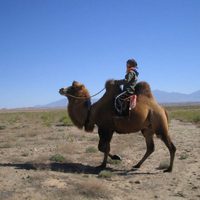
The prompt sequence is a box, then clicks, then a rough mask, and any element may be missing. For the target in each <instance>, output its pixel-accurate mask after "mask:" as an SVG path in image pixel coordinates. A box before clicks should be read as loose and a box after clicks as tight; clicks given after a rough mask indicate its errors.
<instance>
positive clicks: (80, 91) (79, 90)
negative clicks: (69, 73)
mask: <svg viewBox="0 0 200 200" xmlns="http://www.w3.org/2000/svg"><path fill="white" fill-rule="evenodd" d="M73 88H74V95H76V96H77V97H87V98H89V97H90V94H89V91H88V90H87V89H86V88H85V85H83V84H81V83H78V82H76V81H74V83H73Z"/></svg>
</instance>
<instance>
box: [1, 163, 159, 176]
mask: <svg viewBox="0 0 200 200" xmlns="http://www.w3.org/2000/svg"><path fill="white" fill-rule="evenodd" d="M0 167H14V168H15V169H23V170H24V169H25V170H50V171H56V172H64V173H76V174H94V175H95V174H96V175H98V174H99V173H100V172H101V171H102V170H103V169H102V168H101V167H95V166H90V165H84V164H81V163H0ZM105 170H109V171H111V172H113V173H115V174H117V175H122V176H127V175H133V174H135V175H145V174H148V175H155V174H158V173H159V172H153V173H151V172H138V171H137V170H118V169H113V168H106V169H105Z"/></svg>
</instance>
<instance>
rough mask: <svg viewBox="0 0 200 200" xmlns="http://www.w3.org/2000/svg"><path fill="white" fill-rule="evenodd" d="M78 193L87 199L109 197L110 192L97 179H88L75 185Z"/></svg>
mask: <svg viewBox="0 0 200 200" xmlns="http://www.w3.org/2000/svg"><path fill="white" fill-rule="evenodd" d="M77 187H78V193H79V194H80V195H83V196H84V197H85V198H87V199H109V197H110V192H109V190H108V188H107V187H105V185H104V184H103V183H102V182H100V181H98V180H88V181H84V182H83V183H79V184H78V185H77Z"/></svg>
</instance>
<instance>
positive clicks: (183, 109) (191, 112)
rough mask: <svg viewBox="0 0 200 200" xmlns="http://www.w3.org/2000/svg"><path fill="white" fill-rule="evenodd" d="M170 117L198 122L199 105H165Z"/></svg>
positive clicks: (199, 115) (199, 117)
mask: <svg viewBox="0 0 200 200" xmlns="http://www.w3.org/2000/svg"><path fill="white" fill-rule="evenodd" d="M167 110H168V111H169V115H170V118H171V119H178V120H180V121H184V122H192V123H196V124H200V106H180V107H177V106H176V107H175V106H171V107H167Z"/></svg>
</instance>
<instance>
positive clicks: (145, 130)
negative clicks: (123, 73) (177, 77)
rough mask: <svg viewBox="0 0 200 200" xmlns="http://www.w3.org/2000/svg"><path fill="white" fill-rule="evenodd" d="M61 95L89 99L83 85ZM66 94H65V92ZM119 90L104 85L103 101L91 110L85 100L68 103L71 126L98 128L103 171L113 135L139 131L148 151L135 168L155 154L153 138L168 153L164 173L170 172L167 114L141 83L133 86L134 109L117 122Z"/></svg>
mask: <svg viewBox="0 0 200 200" xmlns="http://www.w3.org/2000/svg"><path fill="white" fill-rule="evenodd" d="M61 90H62V91H61V92H60V93H61V94H63V95H65V96H67V94H71V95H74V96H77V97H80V96H85V97H89V93H88V91H87V89H86V88H85V86H84V85H82V84H80V83H78V82H74V83H73V84H72V86H70V87H69V88H67V89H61ZM64 90H66V92H64ZM120 91H121V89H120V87H119V86H118V85H117V84H115V81H113V80H110V81H107V82H106V92H105V94H104V95H103V97H102V98H101V99H100V100H99V101H98V102H96V103H94V104H93V105H92V106H91V107H88V104H86V103H85V100H82V99H75V98H72V97H68V99H69V106H68V110H69V115H70V117H71V119H72V121H73V122H74V124H75V125H76V126H77V127H79V128H83V126H85V130H86V131H93V129H94V125H95V124H96V125H97V126H98V133H99V137H100V140H99V145H98V148H99V150H100V151H101V152H103V153H104V160H103V163H102V165H101V166H102V167H105V166H106V163H107V157H108V155H110V154H109V152H110V142H111V139H112V135H113V133H114V132H117V133H120V134H125V133H133V132H137V131H141V132H142V134H143V135H144V137H145V140H146V145H147V151H146V153H145V155H144V156H143V158H142V159H141V160H140V161H139V162H138V163H137V164H136V165H135V166H134V167H135V168H139V167H140V166H141V164H142V163H143V162H144V161H145V160H146V159H147V158H148V157H149V155H150V154H151V153H152V152H153V151H154V142H153V135H154V134H156V135H157V136H158V137H159V138H161V140H162V141H163V142H164V143H165V145H166V146H167V147H168V149H169V152H170V166H169V167H168V168H167V169H166V170H165V172H171V171H172V168H173V161H174V156H175V151H176V147H175V146H174V144H173V143H172V141H171V139H170V136H169V134H168V117H167V112H166V110H165V109H163V107H161V106H160V105H159V104H158V103H157V102H156V100H155V99H154V97H153V95H152V92H151V89H150V86H149V84H148V83H146V82H140V83H138V84H137V85H136V88H135V93H136V94H137V105H136V107H135V108H134V109H133V110H132V111H131V113H130V116H129V117H124V118H117V117H116V116H115V115H116V114H115V108H114V103H113V102H114V98H115V97H116V96H117V95H118V94H119V93H120Z"/></svg>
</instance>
